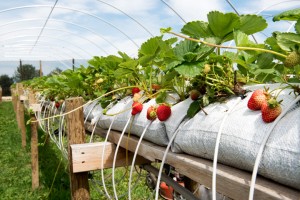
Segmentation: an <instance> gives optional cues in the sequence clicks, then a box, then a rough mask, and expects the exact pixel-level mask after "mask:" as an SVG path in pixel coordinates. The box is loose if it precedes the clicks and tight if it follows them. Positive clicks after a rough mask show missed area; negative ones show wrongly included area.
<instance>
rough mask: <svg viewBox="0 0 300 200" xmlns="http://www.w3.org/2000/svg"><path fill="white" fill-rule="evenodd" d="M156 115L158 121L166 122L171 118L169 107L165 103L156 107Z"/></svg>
mask: <svg viewBox="0 0 300 200" xmlns="http://www.w3.org/2000/svg"><path fill="white" fill-rule="evenodd" d="M156 114H157V118H158V119H159V120H160V121H166V120H167V119H168V118H169V117H170V116H171V107H170V106H169V105H168V104H166V103H162V104H160V105H159V106H158V107H157V111H156Z"/></svg>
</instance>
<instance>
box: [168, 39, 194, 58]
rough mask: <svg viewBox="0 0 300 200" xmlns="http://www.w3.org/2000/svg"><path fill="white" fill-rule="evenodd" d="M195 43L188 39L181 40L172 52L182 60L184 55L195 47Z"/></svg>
mask: <svg viewBox="0 0 300 200" xmlns="http://www.w3.org/2000/svg"><path fill="white" fill-rule="evenodd" d="M197 45H198V44H197V43H196V42H193V41H190V40H183V41H180V42H179V43H178V44H177V45H176V46H175V47H174V54H175V55H176V56H177V57H178V58H179V59H180V60H184V56H185V55H186V54H187V53H189V52H193V51H194V50H195V49H196V47H197Z"/></svg>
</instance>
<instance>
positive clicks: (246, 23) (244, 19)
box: [239, 15, 268, 35]
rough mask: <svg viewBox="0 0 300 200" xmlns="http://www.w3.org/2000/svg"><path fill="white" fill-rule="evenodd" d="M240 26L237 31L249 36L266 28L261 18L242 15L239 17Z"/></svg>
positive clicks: (264, 21)
mask: <svg viewBox="0 0 300 200" xmlns="http://www.w3.org/2000/svg"><path fill="white" fill-rule="evenodd" d="M240 21H241V25H240V27H239V30H240V31H242V32H244V33H246V34H247V35H251V34H253V33H256V32H259V31H262V30H264V29H265V28H267V26H268V24H267V22H266V20H265V19H264V18H263V17H262V16H257V15H242V16H240Z"/></svg>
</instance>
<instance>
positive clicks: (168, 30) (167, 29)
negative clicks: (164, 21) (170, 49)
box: [160, 27, 172, 34]
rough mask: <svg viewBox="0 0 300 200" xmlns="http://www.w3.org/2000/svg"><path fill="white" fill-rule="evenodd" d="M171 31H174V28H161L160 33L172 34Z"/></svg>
mask: <svg viewBox="0 0 300 200" xmlns="http://www.w3.org/2000/svg"><path fill="white" fill-rule="evenodd" d="M170 31H172V28H171V27H168V28H161V29H160V33H161V34H164V33H168V32H170Z"/></svg>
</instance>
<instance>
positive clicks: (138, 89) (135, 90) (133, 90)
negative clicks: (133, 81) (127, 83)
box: [131, 87, 141, 95]
mask: <svg viewBox="0 0 300 200" xmlns="http://www.w3.org/2000/svg"><path fill="white" fill-rule="evenodd" d="M140 91H141V90H140V88H138V87H134V88H132V90H131V92H132V95H134V94H135V93H139V92H140Z"/></svg>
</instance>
